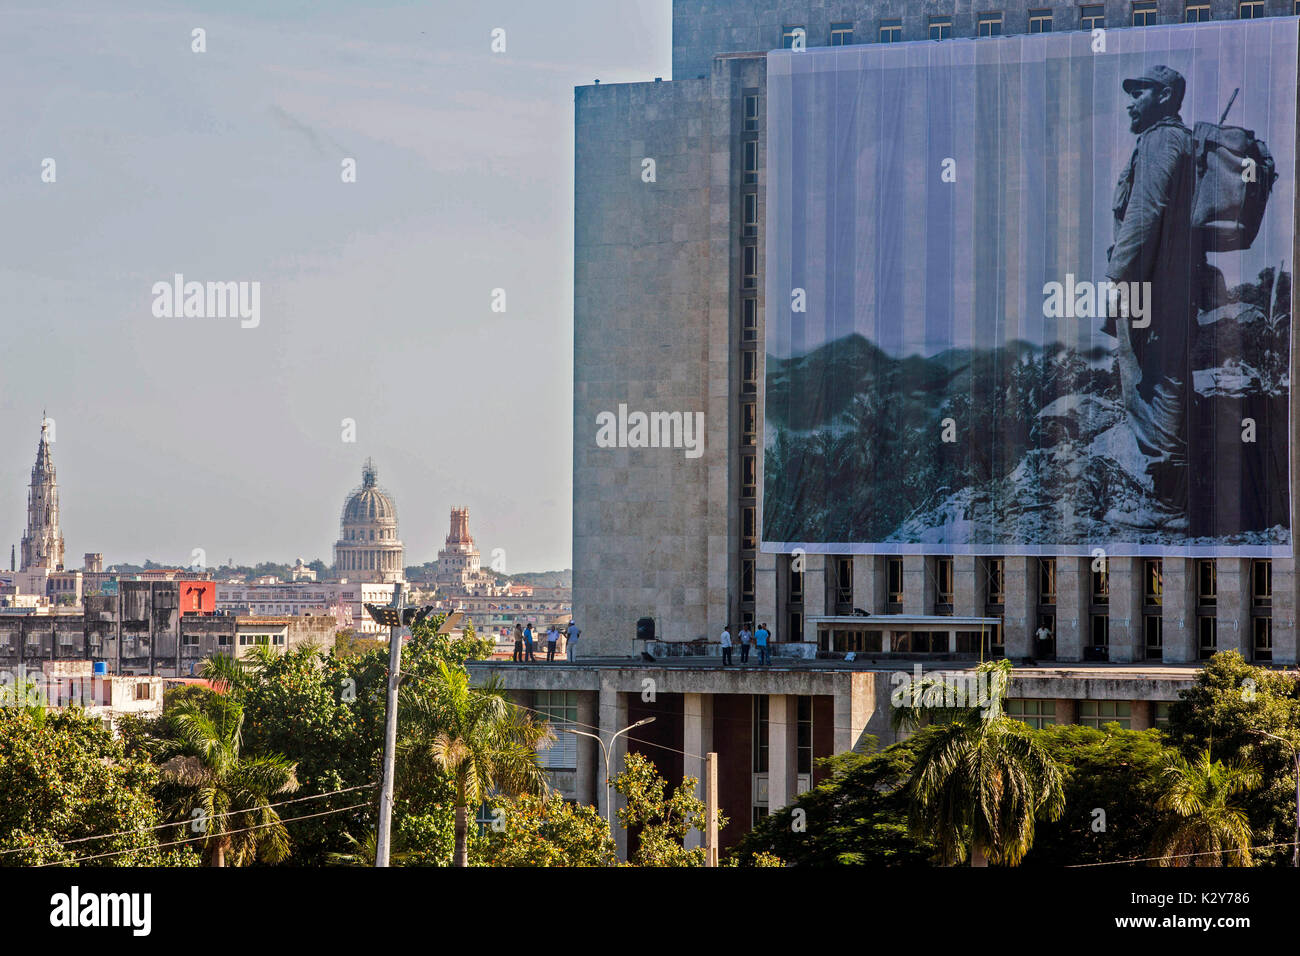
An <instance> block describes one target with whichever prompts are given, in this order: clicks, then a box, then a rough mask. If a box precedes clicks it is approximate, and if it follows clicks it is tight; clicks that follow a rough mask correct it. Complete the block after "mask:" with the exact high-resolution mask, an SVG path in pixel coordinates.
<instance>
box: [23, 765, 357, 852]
mask: <svg viewBox="0 0 1300 956" xmlns="http://www.w3.org/2000/svg"><path fill="white" fill-rule="evenodd" d="M376 786H378V784H374V783H363V784H359V785H358V786H355V787H344V788H343V789H341V790H330V791H328V792H326V793H316V794H312V795H311V796H308V797H295V798H294V799H292V800H281V801H280V802H279V803H268V804H267V805H266V806H265V807H259V808H257V809H265V810H269V809H270V808H271V807H283V806H285V805H287V804H290V803H301V802H302V801H304V800H320V799H321V798H322V797H331V796H333V795H334V794H336V793H348V792H350V791H352V790H364V789H366V788H368V787H376ZM248 812H250V811H248V810H227V811H225V812H224V813H214V814H213V815H212V816H211V817H208V818H207V819H213V820H215V819H217V818H218V817H228V816H233V815H234V814H236V813H248ZM189 822H190V821H189V820H173V821H172V822H171V823H160V824H158V825H157V826H153V827H139V828H137V829H135V830H118V831H117V832H116V833H97V834H95V835H94V836H85V837H77V838H75V839H72V840H63V841H61V842H57V843H56V845H57V846H60V847H67V846H71V845H72V844H74V843H85V842H86V841H87V840H107V839H108V838H109V837H116V836H129V835H131V834H133V833H151V832H152V831H154V830H166V829H167V828H168V827H183V826H185V825H186V824H187V823H189ZM27 849H29V848H28V847H15V848H12V849H8V850H0V856H3V855H5V854H7V853H22V852H24V851H25V850H27ZM137 849H149V847H137ZM124 852H127V853H129V852H131V851H130V850H126V851H124Z"/></svg>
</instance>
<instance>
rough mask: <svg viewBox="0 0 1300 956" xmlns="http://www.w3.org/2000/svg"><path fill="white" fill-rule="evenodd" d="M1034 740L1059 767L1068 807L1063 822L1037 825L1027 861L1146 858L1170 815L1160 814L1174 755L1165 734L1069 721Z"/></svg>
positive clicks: (1037, 733)
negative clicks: (1159, 803) (1165, 778)
mask: <svg viewBox="0 0 1300 956" xmlns="http://www.w3.org/2000/svg"><path fill="white" fill-rule="evenodd" d="M1033 736H1034V738H1035V739H1036V740H1037V741H1038V743H1039V745H1040V746H1041V747H1042V748H1043V749H1044V750H1045V751H1046V752H1047V754H1048V755H1049V756H1050V757H1051V758H1052V760H1053V761H1054V762H1055V763H1056V765H1057V766H1058V767H1060V768H1061V775H1062V779H1063V782H1064V786H1065V810H1064V811H1063V813H1062V814H1061V817H1060V819H1058V820H1040V821H1039V825H1038V828H1037V830H1036V832H1035V834H1034V846H1033V849H1031V850H1030V851H1029V853H1028V854H1027V855H1026V856H1025V859H1024V863H1025V864H1026V865H1031V864H1038V865H1044V866H1071V865H1076V864H1080V863H1105V862H1111V861H1116V860H1136V859H1140V858H1142V857H1145V856H1147V855H1148V851H1149V850H1150V848H1151V842H1152V840H1153V839H1154V838H1155V834H1156V831H1157V829H1158V828H1159V826H1160V825H1161V824H1162V823H1163V822H1164V821H1165V820H1166V819H1167V817H1168V814H1166V813H1165V812H1164V811H1161V810H1157V809H1156V803H1157V801H1158V800H1159V799H1160V796H1161V793H1162V792H1163V790H1162V786H1161V774H1162V773H1163V772H1164V768H1165V766H1166V764H1167V760H1168V757H1169V755H1170V752H1171V751H1170V749H1169V748H1168V747H1166V746H1165V744H1164V742H1163V739H1162V735H1161V733H1160V731H1158V730H1122V729H1121V728H1120V726H1119V724H1117V723H1110V724H1107V725H1105V726H1104V727H1103V728H1101V729H1100V730H1098V729H1096V728H1093V727H1080V726H1078V725H1077V724H1063V725H1056V726H1050V727H1044V728H1043V729H1042V730H1037V731H1033ZM1098 810H1100V811H1101V813H1100V814H1099V813H1097V811H1098Z"/></svg>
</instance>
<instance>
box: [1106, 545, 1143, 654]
mask: <svg viewBox="0 0 1300 956" xmlns="http://www.w3.org/2000/svg"><path fill="white" fill-rule="evenodd" d="M1106 564H1107V566H1108V567H1109V569H1110V659H1111V660H1112V661H1115V662H1117V663H1121V664H1127V663H1129V662H1130V661H1137V660H1141V659H1142V641H1143V636H1142V590H1143V582H1142V559H1141V558H1107V560H1106Z"/></svg>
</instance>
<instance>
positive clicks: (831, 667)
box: [469, 654, 1202, 680]
mask: <svg viewBox="0 0 1300 956" xmlns="http://www.w3.org/2000/svg"><path fill="white" fill-rule="evenodd" d="M487 664H490V665H492V666H493V667H499V668H502V669H506V668H509V669H521V670H525V669H526V670H532V669H538V670H552V669H557V668H558V669H566V668H575V669H582V670H587V669H605V668H620V669H622V668H629V667H645V668H652V667H653V668H658V669H662V670H727V671H755V672H761V671H772V672H779V671H896V670H905V671H910V670H912V669H913V668H914V667H915V666H916V665H918V664H919V665H920V666H921V669H922V670H923V671H933V670H947V671H951V670H968V669H972V668H974V667H976V666H977V665H978V664H979V661H977V660H971V659H966V658H962V659H956V660H935V659H932V658H930V659H926V660H898V659H889V658H858V659H857V660H854V661H841V660H800V659H795V658H789V659H778V660H776V661H774V662H773V663H772V664H770V665H765V666H762V667H760V666H759V665H757V664H755V663H754V662H753V656H751V658H750V663H748V664H741V663H740V655H739V654H737V655H736V663H734V664H732V665H731V666H730V667H723V666H722V662H721V659H720V658H718V657H664V658H656V659H655V660H654V661H647V660H644V659H643V658H640V657H583V658H579V659H578V660H577V661H576V662H572V663H571V662H569V661H564V660H557V661H555V662H554V663H551V664H547V663H545V662H544V661H539V662H537V663H534V664H516V663H514V662H513V661H510V660H487V661H470V662H469V666H471V667H475V666H479V667H481V666H484V665H487ZM1013 664H1014V665H1015V673H1017V674H1022V675H1030V674H1032V675H1036V676H1043V677H1055V676H1067V675H1068V676H1094V677H1106V678H1125V677H1133V678H1141V677H1169V678H1182V679H1184V680H1186V679H1190V678H1191V677H1192V675H1193V674H1195V673H1196V671H1198V670H1199V669H1200V668H1201V666H1202V665H1201V664H1199V663H1191V664H1166V663H1152V664H1142V663H1133V664H1110V663H1105V662H1093V661H1086V662H1059V663H1058V662H1054V661H1046V662H1041V661H1040V662H1036V663H1033V664H1030V663H1024V662H1018V661H1013Z"/></svg>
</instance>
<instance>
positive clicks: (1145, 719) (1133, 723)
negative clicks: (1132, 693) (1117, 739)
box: [1128, 700, 1155, 730]
mask: <svg viewBox="0 0 1300 956" xmlns="http://www.w3.org/2000/svg"><path fill="white" fill-rule="evenodd" d="M1129 706H1130V708H1131V711H1130V719H1129V725H1128V726H1129V730H1150V729H1151V722H1152V720H1154V719H1155V708H1154V707H1153V706H1152V704H1151V701H1149V700H1135V701H1133V702H1132V703H1131V704H1130V705H1129Z"/></svg>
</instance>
